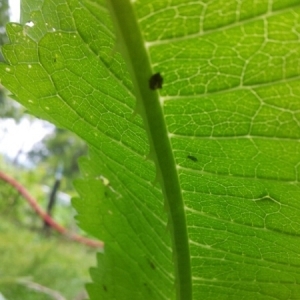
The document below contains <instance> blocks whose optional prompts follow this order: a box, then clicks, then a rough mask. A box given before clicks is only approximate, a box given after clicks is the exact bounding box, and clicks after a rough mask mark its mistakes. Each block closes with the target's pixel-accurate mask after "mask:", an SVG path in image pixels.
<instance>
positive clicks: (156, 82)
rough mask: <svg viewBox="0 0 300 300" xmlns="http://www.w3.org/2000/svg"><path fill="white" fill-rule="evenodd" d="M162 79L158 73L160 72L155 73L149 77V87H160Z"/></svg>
mask: <svg viewBox="0 0 300 300" xmlns="http://www.w3.org/2000/svg"><path fill="white" fill-rule="evenodd" d="M163 81H164V79H163V78H162V76H161V75H160V73H155V74H154V75H152V76H151V77H150V79H149V87H150V89H151V90H157V89H161V88H162V84H163Z"/></svg>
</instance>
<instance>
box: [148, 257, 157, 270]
mask: <svg viewBox="0 0 300 300" xmlns="http://www.w3.org/2000/svg"><path fill="white" fill-rule="evenodd" d="M148 263H149V266H150V267H151V269H152V270H155V269H156V267H155V264H154V263H153V262H152V261H151V260H149V259H148Z"/></svg>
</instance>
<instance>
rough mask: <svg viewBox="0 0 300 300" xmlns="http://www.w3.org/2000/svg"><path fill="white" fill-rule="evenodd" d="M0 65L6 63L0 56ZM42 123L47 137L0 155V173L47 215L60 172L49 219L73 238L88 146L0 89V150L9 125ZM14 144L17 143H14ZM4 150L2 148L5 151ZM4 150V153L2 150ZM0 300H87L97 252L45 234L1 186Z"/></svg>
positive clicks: (1, 28)
mask: <svg viewBox="0 0 300 300" xmlns="http://www.w3.org/2000/svg"><path fill="white" fill-rule="evenodd" d="M7 22H9V3H8V0H0V45H3V44H4V43H7V42H8V39H7V36H6V33H5V24H6V23H7ZM0 61H4V59H3V56H2V54H0ZM24 120H26V121H27V122H29V123H32V124H33V122H35V123H36V122H40V125H41V126H42V127H43V126H44V127H47V128H48V132H50V133H48V134H47V135H46V136H45V137H44V138H43V139H42V140H41V141H40V142H38V143H36V144H34V145H32V147H31V149H30V150H29V151H28V150H27V149H24V148H23V147H20V148H19V149H18V150H17V151H16V154H15V155H14V156H12V155H11V153H9V151H10V150H9V147H7V151H6V152H5V151H4V152H3V153H0V171H1V172H4V173H6V174H8V175H9V176H10V177H13V178H14V179H15V180H17V181H19V182H20V183H21V184H22V185H23V186H25V187H26V189H27V190H28V191H29V193H30V194H31V195H32V196H33V197H34V198H35V199H36V200H37V201H38V203H39V205H40V206H42V207H43V208H44V210H46V207H47V204H48V201H49V196H50V193H51V190H52V188H53V186H54V184H55V181H56V180H57V174H58V171H59V170H61V171H62V174H61V181H60V185H59V190H58V193H57V194H56V200H57V201H56V204H55V206H54V209H53V211H52V216H53V218H54V219H55V220H56V221H57V222H58V223H60V224H61V225H63V226H64V227H67V228H68V229H69V230H70V231H72V232H77V233H81V234H84V233H83V232H81V231H80V230H79V229H78V228H77V226H76V223H75V221H74V214H75V211H74V209H73V208H72V206H71V205H70V199H71V198H72V197H73V196H76V195H77V194H76V191H75V190H74V188H73V185H72V181H73V179H74V178H77V177H79V176H80V174H79V169H78V165H77V159H78V157H80V156H82V155H86V154H87V147H86V145H85V144H84V143H83V142H82V141H81V140H80V139H79V138H77V137H76V136H75V135H74V134H71V133H69V132H68V131H66V130H64V129H60V128H55V127H54V126H53V125H50V124H47V123H46V122H44V121H41V120H37V119H36V118H34V117H33V116H31V115H30V114H28V113H27V112H26V110H25V109H24V108H23V107H22V106H20V105H19V104H18V103H16V102H15V101H14V100H12V99H10V97H9V92H8V91H6V90H5V89H4V88H3V87H2V86H1V85H0V144H1V143H3V141H5V137H6V135H7V134H10V133H9V131H7V130H6V129H7V128H8V126H9V124H12V123H13V124H16V125H18V126H22V122H23V121H24ZM16 138H18V137H16ZM4 146H5V145H4ZM4 148H5V147H4ZM0 218H1V222H0V262H1V263H0V299H1V300H2V299H5V300H18V299H20V300H21V299H22V300H27V299H30V300H32V299H39V300H43V299H45V300H46V299H47V300H48V299H61V300H62V299H68V300H69V299H70V300H80V299H85V292H84V284H85V283H86V282H88V281H89V275H88V272H87V270H88V268H89V267H90V266H93V265H95V255H94V253H95V252H96V250H94V249H89V248H88V247H87V246H84V245H78V244H76V243H75V242H72V241H70V240H68V239H67V238H65V237H62V236H60V235H59V234H57V233H55V232H52V231H50V234H49V231H48V230H47V232H46V231H45V230H44V223H43V221H42V220H41V219H40V217H39V216H37V215H36V213H35V212H34V211H33V210H32V208H31V207H30V206H29V204H28V203H27V202H26V200H25V199H24V198H23V197H22V196H20V195H19V193H18V192H17V191H16V190H15V189H14V188H13V187H11V186H10V185H9V184H7V183H6V182H4V181H1V180H0Z"/></svg>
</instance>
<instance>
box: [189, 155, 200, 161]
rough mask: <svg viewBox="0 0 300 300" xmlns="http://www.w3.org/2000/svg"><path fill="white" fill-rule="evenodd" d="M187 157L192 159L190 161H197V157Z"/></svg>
mask: <svg viewBox="0 0 300 300" xmlns="http://www.w3.org/2000/svg"><path fill="white" fill-rule="evenodd" d="M187 158H188V159H190V160H192V161H194V162H197V161H198V159H197V157H195V156H192V155H188V156H187Z"/></svg>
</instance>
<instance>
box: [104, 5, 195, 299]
mask: <svg viewBox="0 0 300 300" xmlns="http://www.w3.org/2000/svg"><path fill="white" fill-rule="evenodd" d="M108 4H109V8H110V11H111V14H112V18H113V21H114V24H115V27H116V31H117V38H119V40H120V41H119V42H120V44H121V45H120V46H121V47H122V49H121V53H122V54H123V56H124V58H125V61H126V63H127V66H128V69H129V72H130V74H131V76H132V81H133V84H134V87H135V92H136V98H137V110H138V112H139V113H140V114H141V115H142V117H143V120H144V125H145V128H146V132H147V135H148V138H149V142H150V149H151V150H150V156H151V158H152V159H153V160H154V162H155V165H156V172H157V177H158V180H159V182H160V184H161V187H162V191H163V194H164V198H165V201H166V204H167V207H168V213H169V219H170V230H171V238H172V243H173V251H174V255H173V257H174V267H175V270H174V271H175V278H176V291H177V299H179V300H183V299H184V300H191V299H192V278H191V262H190V249H189V242H188V233H187V226H186V216H185V210H184V205H183V198H182V193H181V189H180V184H179V178H178V173H177V170H176V164H175V159H174V156H173V153H172V148H171V143H170V139H169V137H168V131H167V126H166V123H165V119H164V115H163V109H162V106H161V104H160V101H159V94H158V93H157V92H156V91H152V90H150V88H149V86H148V80H149V78H150V77H151V75H152V74H153V70H152V68H151V62H150V57H149V54H148V53H147V51H146V48H145V42H144V40H143V37H142V34H141V31H140V28H139V26H138V23H137V17H136V15H135V13H134V9H133V7H132V4H130V3H129V1H124V0H113V1H108Z"/></svg>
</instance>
